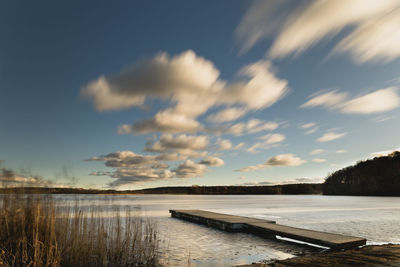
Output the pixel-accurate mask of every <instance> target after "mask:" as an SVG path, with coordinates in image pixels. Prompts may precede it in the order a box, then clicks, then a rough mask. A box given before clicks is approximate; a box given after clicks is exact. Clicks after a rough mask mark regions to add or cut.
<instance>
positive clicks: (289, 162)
mask: <svg viewBox="0 0 400 267" xmlns="http://www.w3.org/2000/svg"><path fill="white" fill-rule="evenodd" d="M305 162H306V161H305V160H302V159H301V158H299V157H296V156H295V155H293V154H280V155H277V156H274V157H271V158H269V159H268V160H267V161H266V162H264V163H262V164H258V165H253V166H248V167H244V168H241V169H239V170H238V171H240V172H248V171H255V170H259V169H264V168H267V167H278V166H300V165H302V164H303V163H305Z"/></svg>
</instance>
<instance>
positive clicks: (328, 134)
mask: <svg viewBox="0 0 400 267" xmlns="http://www.w3.org/2000/svg"><path fill="white" fill-rule="evenodd" d="M346 135H347V133H346V132H342V133H336V132H333V131H331V132H326V133H324V134H323V135H322V136H321V137H320V138H318V139H317V141H318V142H320V143H324V142H329V141H333V140H336V139H340V138H343V137H345V136H346Z"/></svg>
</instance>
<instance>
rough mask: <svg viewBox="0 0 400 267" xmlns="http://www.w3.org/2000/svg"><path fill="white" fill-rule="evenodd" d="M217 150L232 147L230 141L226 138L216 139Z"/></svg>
mask: <svg viewBox="0 0 400 267" xmlns="http://www.w3.org/2000/svg"><path fill="white" fill-rule="evenodd" d="M217 145H218V150H229V149H232V147H233V145H232V142H231V141H230V140H228V139H218V140H217Z"/></svg>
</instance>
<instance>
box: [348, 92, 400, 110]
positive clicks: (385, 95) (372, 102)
mask: <svg viewBox="0 0 400 267" xmlns="http://www.w3.org/2000/svg"><path fill="white" fill-rule="evenodd" d="M399 106H400V97H399V96H398V95H397V89H396V88H394V87H389V88H386V89H380V90H377V91H375V92H372V93H370V94H366V95H363V96H360V97H356V98H353V99H352V100H350V101H348V102H346V103H344V105H343V106H342V107H341V111H342V112H344V113H352V114H371V113H382V112H386V111H390V110H392V109H395V108H397V107H399Z"/></svg>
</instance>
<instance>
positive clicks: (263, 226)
mask: <svg viewBox="0 0 400 267" xmlns="http://www.w3.org/2000/svg"><path fill="white" fill-rule="evenodd" d="M170 213H171V216H172V217H175V218H179V219H183V220H188V221H192V222H196V223H201V224H205V225H207V226H211V227H215V228H218V229H221V230H225V231H230V232H245V233H251V234H255V235H258V236H262V237H266V238H275V236H276V235H278V236H281V237H287V238H291V239H295V240H299V241H303V242H307V243H312V244H317V245H322V246H325V247H329V248H333V249H346V248H353V247H358V246H362V245H365V244H366V239H365V238H359V237H354V236H345V235H340V234H333V233H326V232H321V231H315V230H308V229H301V228H296V227H291V226H285V225H280V224H276V223H275V222H274V221H267V220H261V219H257V218H249V217H242V216H235V215H229V214H223V213H216V212H210V211H205V210H170Z"/></svg>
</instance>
